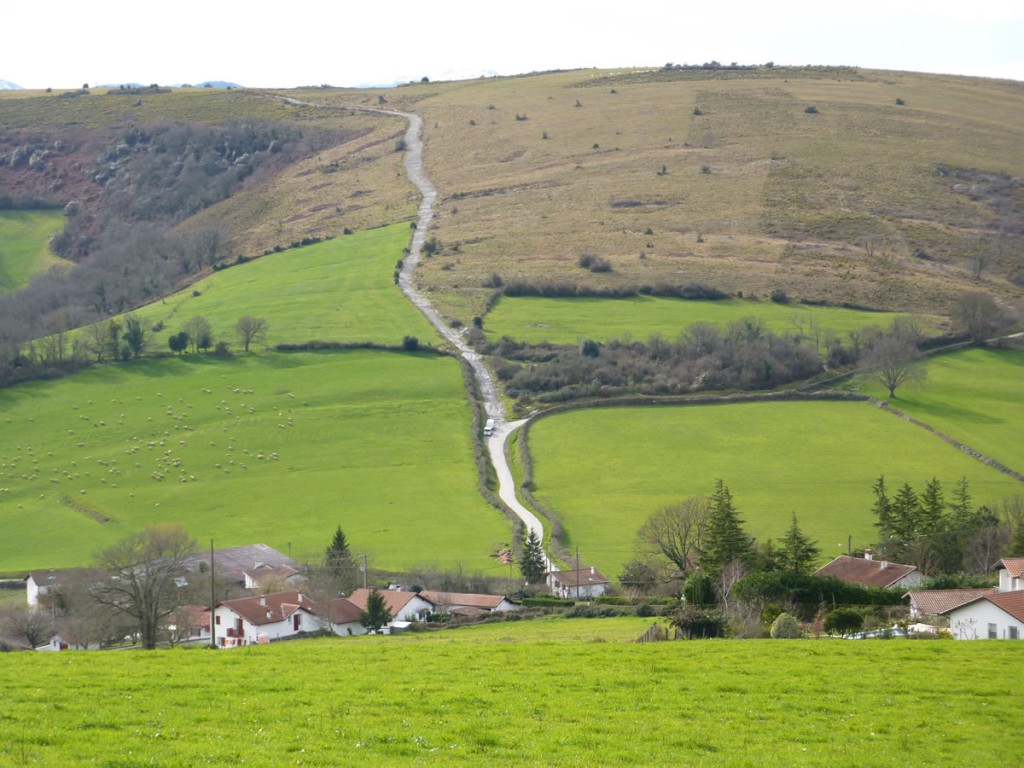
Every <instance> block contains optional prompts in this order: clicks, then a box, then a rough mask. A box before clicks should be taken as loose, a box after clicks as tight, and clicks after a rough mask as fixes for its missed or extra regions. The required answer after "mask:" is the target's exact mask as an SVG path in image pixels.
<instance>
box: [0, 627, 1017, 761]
mask: <svg viewBox="0 0 1024 768" xmlns="http://www.w3.org/2000/svg"><path fill="white" fill-rule="evenodd" d="M557 621H562V622H564V623H566V624H567V625H568V624H570V622H571V623H572V624H573V625H574V626H575V632H577V633H579V635H581V636H583V637H586V636H589V638H590V641H589V642H588V641H581V640H580V639H576V638H559V639H542V638H540V637H538V638H536V639H531V638H530V633H531V632H532V624H533V622H515V623H513V622H509V623H506V624H502V625H500V626H499V627H496V628H491V627H488V628H486V630H483V629H481V630H477V629H467V630H456V631H445V632H439V633H434V634H430V635H426V636H424V635H419V634H416V635H412V636H404V637H363V638H349V639H336V640H321V641H310V642H290V643H277V644H273V645H269V646H254V647H250V648H244V649H236V650H228V651H206V650H181V649H177V650H172V651H154V652H149V653H124V652H65V653H60V654H57V653H53V654H45V653H36V654H18V655H11V656H10V657H9V658H8V659H6V660H5V663H4V664H2V665H0V685H2V688H3V691H4V697H3V701H2V703H0V766H5V767H6V766H21V765H39V766H61V768H65V767H66V766H67V767H73V766H80V765H82V766H84V765H104V766H129V765H132V766H134V765H152V766H166V767H167V768H169V767H170V766H181V765H207V764H212V765H226V764H245V765H251V766H275V767H276V766H281V765H309V766H335V765H355V764H359V765H369V766H385V765H396V764H411V765H480V764H481V763H484V762H487V763H489V764H495V765H513V766H518V765H523V766H527V765H529V766H534V765H566V766H586V765H650V766H662V765H664V766H669V765H672V766H675V765H697V766H704V765H707V766H761V765H776V764H785V765H801V766H821V765H872V766H897V765H899V766H902V765H907V764H909V763H913V764H922V765H923V764H937V763H940V762H941V763H944V764H951V765H967V764H970V765H1000V764H1013V763H1015V762H1016V760H1017V758H1018V757H1019V743H1018V740H1017V739H1016V738H1014V735H1015V734H1018V733H1020V731H1021V729H1022V727H1024V714H1022V712H1021V709H1020V707H1018V706H1015V703H1014V701H1013V697H1012V696H1008V695H1007V692H1008V691H1013V690H1016V689H1017V688H1019V687H1020V685H1021V684H1022V683H1024V674H1022V672H1021V665H1020V664H1019V663H1017V661H1018V659H1019V653H1018V651H1019V648H1017V647H1015V645H1014V644H1012V643H998V642H987V643H986V642H976V643H968V642H962V643H957V642H952V641H950V642H940V641H911V642H908V641H902V640H900V641H897V640H892V641H887V642H886V641H862V642H848V641H841V640H819V641H815V640H796V641H772V640H764V641H733V640H729V641H691V642H684V641H678V642H671V643H648V644H634V643H628V642H623V641H622V639H623V638H621V637H618V636H616V637H614V638H612V639H611V641H610V642H601V641H600V640H602V639H603V638H602V635H603V629H602V627H601V624H602V623H603V622H604V621H605V620H601V619H575V620H566V619H559V620H557ZM648 622H649V620H648ZM495 630H496V631H495ZM478 632H480V633H483V634H484V637H483V638H480V637H474V635H475V634H476V633H478ZM633 632H634V633H635V635H639V634H640V633H641V632H642V627H641V625H640V624H639V623H638V624H637V625H636V627H635V629H634V630H633ZM309 670H315V673H314V674H309V673H308V672H309ZM953 670H956V671H957V672H958V673H960V674H967V672H968V671H969V678H970V682H969V684H963V685H950V677H949V674H950V672H951V671H953Z"/></svg>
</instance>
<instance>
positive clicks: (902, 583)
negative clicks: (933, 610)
mask: <svg viewBox="0 0 1024 768" xmlns="http://www.w3.org/2000/svg"><path fill="white" fill-rule="evenodd" d="M814 575H815V576H835V577H836V578H837V579H839V580H840V581H845V582H849V583H850V584H860V585H861V586H865V587H886V588H887V589H909V588H910V587H916V586H917V585H918V584H920V583H921V582H922V581H924V576H923V575H922V573H921V572H920V571H919V570H917V568H916V567H915V566H913V565H904V564H903V563H891V562H889V560H888V559H887V558H885V557H881V558H879V559H878V560H875V558H874V555H873V554H872V552H871V550H870V549H869V550H867V551H866V552H864V557H863V558H861V557H850V556H849V555H840V556H839V557H837V558H836V559H835V560H833V561H832V562H831V563H828V564H827V565H823V566H822V567H821V568H819V569H818V570H817V571H815V572H814Z"/></svg>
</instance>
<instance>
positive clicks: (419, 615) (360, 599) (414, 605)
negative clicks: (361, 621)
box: [348, 589, 435, 621]
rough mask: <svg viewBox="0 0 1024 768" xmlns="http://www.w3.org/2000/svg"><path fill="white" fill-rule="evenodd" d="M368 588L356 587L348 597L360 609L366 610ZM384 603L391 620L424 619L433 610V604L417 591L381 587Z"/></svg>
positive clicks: (368, 594)
mask: <svg viewBox="0 0 1024 768" xmlns="http://www.w3.org/2000/svg"><path fill="white" fill-rule="evenodd" d="M370 591H371V590H369V589H357V590H355V591H354V592H352V594H351V595H349V597H348V599H349V600H351V601H352V602H353V603H355V604H356V605H357V606H359V610H360V611H365V610H366V600H367V598H369V596H370ZM380 593H381V595H383V596H384V604H385V605H386V606H387V607H388V610H389V611H391V618H392V620H393V621H426V618H427V616H429V615H430V614H431V613H433V612H434V608H435V606H434V604H433V603H432V602H430V601H429V600H427V599H426V598H425V597H422V596H421V595H420V594H419V593H417V592H405V591H402V590H400V589H382V590H380Z"/></svg>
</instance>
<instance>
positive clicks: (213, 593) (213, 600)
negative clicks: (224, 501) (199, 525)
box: [210, 539, 217, 649]
mask: <svg viewBox="0 0 1024 768" xmlns="http://www.w3.org/2000/svg"><path fill="white" fill-rule="evenodd" d="M216 605H217V578H216V574H215V573H214V570H213V539H210V648H214V649H215V648H216V647H217V630H216V625H215V624H214V622H213V612H214V610H216V609H215V607H214V606H216Z"/></svg>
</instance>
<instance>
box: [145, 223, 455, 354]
mask: <svg viewBox="0 0 1024 768" xmlns="http://www.w3.org/2000/svg"><path fill="white" fill-rule="evenodd" d="M409 239H410V232H409V227H408V225H400V224H396V225H393V226H390V227H383V228H381V229H374V230H368V231H365V232H359V233H356V234H353V235H346V236H342V237H338V238H335V239H333V240H326V241H323V242H320V243H315V244H313V245H307V246H304V247H301V248H293V249H289V250H286V251H282V252H280V253H274V254H271V255H269V256H264V257H262V258H260V259H256V260H255V261H251V262H247V263H245V264H240V265H238V266H235V267H231V268H230V269H225V270H221V271H219V272H214V273H213V274H212V275H210V276H209V277H207V278H205V279H203V280H200V281H199V282H197V283H195V284H194V285H192V286H189V287H188V288H186V289H185V290H183V291H179V292H178V293H175V294H173V295H171V296H168V297H167V298H166V299H164V300H162V301H157V302H154V303H153V304H149V305H147V306H145V307H143V308H141V309H139V310H137V311H136V312H135V314H136V315H137V316H138V317H140V318H141V319H143V320H144V321H145V323H146V325H147V326H148V327H153V326H156V325H157V323H163V330H162V331H161V332H159V333H153V334H152V336H151V338H150V346H151V348H152V349H154V350H156V351H161V352H166V351H167V338H168V336H169V335H170V334H172V333H177V332H178V331H180V330H182V329H183V328H184V327H185V324H186V323H187V322H188V321H189V320H190V319H191V318H193V317H195V316H196V315H201V316H203V317H205V318H206V319H207V320H209V321H210V324H211V326H212V327H213V334H214V337H215V338H216V339H223V340H225V341H228V342H229V343H230V344H231V345H232V347H233V348H236V349H237V348H238V344H237V341H236V339H235V331H234V327H235V323H237V322H238V318H239V317H241V316H243V315H253V316H255V317H263V318H266V320H267V325H268V331H267V343H268V344H269V345H275V344H282V343H297V344H301V343H304V342H307V341H338V342H344V343H359V342H364V341H372V342H376V343H380V344H393V345H395V346H399V345H401V343H402V338H403V337H404V336H406V335H408V336H416V337H417V338H418V339H420V340H421V341H423V342H433V341H434V340H435V339H436V332H435V331H434V329H433V327H432V326H431V325H430V323H429V322H428V321H427V319H426V318H425V317H424V316H423V315H422V314H421V313H420V312H419V310H417V309H416V308H415V307H414V306H413V305H412V304H410V303H409V302H408V301H407V300H406V299H405V297H404V296H403V295H402V292H401V291H400V290H399V289H398V287H397V286H396V285H395V284H394V280H393V278H392V272H393V271H394V267H395V263H396V262H397V261H398V260H399V259H401V258H402V255H403V254H402V251H403V249H404V248H405V247H406V246H407V245H408V244H409Z"/></svg>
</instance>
